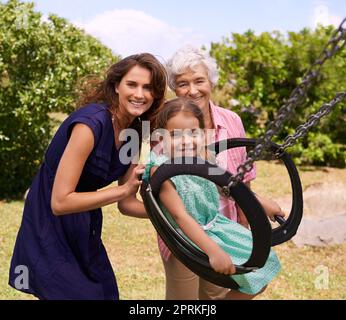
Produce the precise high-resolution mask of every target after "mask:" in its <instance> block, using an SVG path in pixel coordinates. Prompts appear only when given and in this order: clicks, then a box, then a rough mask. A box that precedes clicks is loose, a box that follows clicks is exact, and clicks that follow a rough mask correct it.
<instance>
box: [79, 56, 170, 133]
mask: <svg viewBox="0 0 346 320" xmlns="http://www.w3.org/2000/svg"><path fill="white" fill-rule="evenodd" d="M135 66H140V67H142V68H145V69H147V70H149V71H150V73H151V87H152V95H153V97H154V101H153V104H152V106H151V107H150V109H149V110H147V111H146V112H145V113H143V114H142V115H141V117H140V118H141V120H149V121H151V120H152V118H153V115H154V114H155V112H156V111H157V110H158V109H159V108H160V106H161V105H162V104H163V102H164V99H165V93H166V87H167V74H166V70H165V68H164V67H163V65H162V64H161V63H160V62H159V61H158V60H157V59H156V58H155V57H154V56H153V55H152V54H150V53H141V54H135V55H131V56H128V57H126V58H124V59H122V60H120V61H119V62H117V63H115V64H113V65H112V66H111V67H110V68H109V69H108V70H107V72H106V77H105V79H102V80H100V79H98V78H92V77H91V78H89V79H87V80H86V81H85V82H84V83H83V84H82V85H81V88H80V98H79V101H78V106H79V107H81V106H84V105H86V104H89V103H105V104H107V106H108V108H109V111H110V112H111V113H112V114H116V111H117V110H118V108H119V97H118V94H117V93H116V92H115V88H116V87H117V86H118V85H119V83H120V81H121V79H122V78H123V77H124V76H125V75H126V74H127V73H128V72H129V71H130V69H132V68H133V67H135ZM131 127H132V128H134V129H136V130H137V131H138V132H139V134H140V137H141V136H142V134H141V130H140V127H141V126H140V122H138V121H134V123H133V124H132V125H131Z"/></svg>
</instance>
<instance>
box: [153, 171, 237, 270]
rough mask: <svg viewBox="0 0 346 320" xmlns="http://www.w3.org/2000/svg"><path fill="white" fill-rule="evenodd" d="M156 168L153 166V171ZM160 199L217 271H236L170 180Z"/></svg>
mask: <svg viewBox="0 0 346 320" xmlns="http://www.w3.org/2000/svg"><path fill="white" fill-rule="evenodd" d="M155 169H156V168H152V172H153V171H155ZM160 200H161V201H162V204H163V205H164V206H165V207H166V208H167V210H168V211H169V212H170V214H171V215H172V217H173V218H174V219H175V221H176V223H177V224H178V225H179V227H180V228H181V229H182V231H183V232H184V233H185V234H186V236H187V237H188V238H189V239H190V240H191V241H192V242H194V243H195V244H196V245H197V246H198V247H199V248H201V249H202V250H203V251H204V252H205V253H206V254H207V255H208V257H209V262H210V264H211V266H212V267H213V269H214V270H215V271H217V272H220V273H224V274H232V273H234V272H235V268H234V265H233V263H232V260H231V258H230V256H229V255H227V254H226V253H225V252H224V251H223V250H222V249H221V248H220V247H219V246H218V245H217V244H216V243H215V242H214V241H213V240H212V239H210V238H209V237H208V235H207V234H206V233H205V232H204V230H203V229H202V228H201V226H200V225H199V224H198V223H197V222H196V221H195V220H194V219H193V218H192V217H191V216H190V215H189V214H188V213H187V212H186V209H185V206H184V203H183V202H182V200H181V198H180V197H179V195H178V193H177V191H176V190H175V188H174V187H173V185H172V183H171V182H170V181H165V182H164V183H163V185H162V188H161V191H160Z"/></svg>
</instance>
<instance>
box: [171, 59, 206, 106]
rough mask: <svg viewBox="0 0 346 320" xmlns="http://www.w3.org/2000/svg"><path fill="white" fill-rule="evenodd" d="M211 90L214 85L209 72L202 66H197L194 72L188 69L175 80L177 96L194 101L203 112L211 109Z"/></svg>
mask: <svg viewBox="0 0 346 320" xmlns="http://www.w3.org/2000/svg"><path fill="white" fill-rule="evenodd" d="M211 90H212V85H211V83H210V81H209V78H208V74H207V70H206V68H205V66H204V65H202V64H200V65H198V66H196V67H195V68H194V70H191V69H187V70H186V71H185V72H184V73H182V74H180V75H179V76H177V77H176V80H175V93H176V95H177V96H178V97H185V98H188V99H189V100H192V101H193V102H194V103H195V104H197V105H198V106H199V107H200V108H201V109H202V110H203V111H206V110H208V109H209V101H210V95H211Z"/></svg>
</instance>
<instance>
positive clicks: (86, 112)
mask: <svg viewBox="0 0 346 320" xmlns="http://www.w3.org/2000/svg"><path fill="white" fill-rule="evenodd" d="M71 116H72V117H90V118H94V119H98V120H101V121H103V120H105V119H107V118H109V117H110V113H109V110H108V107H107V105H106V104H101V103H91V104H87V105H85V106H82V107H81V108H79V109H77V110H76V111H75V112H73V113H72V115H71Z"/></svg>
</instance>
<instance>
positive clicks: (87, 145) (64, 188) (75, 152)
mask: <svg viewBox="0 0 346 320" xmlns="http://www.w3.org/2000/svg"><path fill="white" fill-rule="evenodd" d="M93 148H94V135H93V132H92V130H91V129H90V128H89V127H88V126H87V125H85V124H82V123H77V124H76V125H75V126H74V127H73V129H72V133H71V137H70V139H69V142H68V143H67V146H66V148H65V151H64V153H63V155H62V157H61V159H60V163H59V165H58V169H57V172H56V175H55V179H54V184H53V190H52V197H51V207H52V211H53V214H54V215H65V214H70V213H77V212H83V211H89V210H93V209H97V208H100V207H103V206H105V205H108V204H111V203H114V202H117V201H119V200H121V199H124V198H126V197H128V196H130V195H131V194H135V193H136V192H137V190H138V186H139V185H140V181H138V179H137V177H136V175H135V173H134V174H132V175H130V176H129V179H128V180H127V182H126V183H125V184H123V185H121V186H117V187H110V188H107V189H103V190H99V191H93V192H76V191H75V190H76V187H77V184H78V181H79V179H80V176H81V173H82V170H83V168H84V165H85V162H86V160H87V158H88V157H89V155H90V153H91V151H92V150H93ZM139 169H140V168H139ZM134 171H136V170H134Z"/></svg>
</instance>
